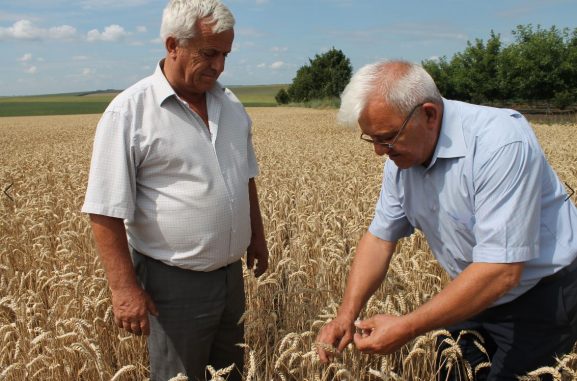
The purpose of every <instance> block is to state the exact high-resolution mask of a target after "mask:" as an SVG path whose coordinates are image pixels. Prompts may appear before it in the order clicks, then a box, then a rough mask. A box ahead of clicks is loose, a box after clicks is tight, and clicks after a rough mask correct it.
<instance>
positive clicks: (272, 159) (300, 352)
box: [0, 108, 577, 381]
mask: <svg viewBox="0 0 577 381" xmlns="http://www.w3.org/2000/svg"><path fill="white" fill-rule="evenodd" d="M248 110H249V114H250V115H251V117H252V118H253V121H254V144H255V148H256V151H257V156H258V159H259V163H260V168H261V174H260V176H259V177H258V179H257V184H258V187H259V197H260V201H261V210H262V214H263V219H264V224H265V229H266V234H267V240H268V245H269V250H270V254H271V258H270V269H269V271H268V272H267V273H266V274H265V275H263V276H262V277H260V278H259V279H255V278H254V277H253V276H252V275H251V274H249V273H248V272H246V273H245V283H246V289H247V312H246V314H245V317H244V320H245V324H246V344H245V347H246V356H247V361H246V368H245V377H244V378H245V379H246V380H253V381H257V380H282V381H284V380H311V381H312V380H319V381H323V380H432V379H434V377H435V372H436V369H435V365H434V364H435V361H436V356H439V355H440V354H437V353H435V351H434V342H435V340H436V338H437V336H439V335H442V334H443V331H435V332H431V333H428V334H426V335H423V336H420V337H418V338H417V339H415V340H413V341H412V342H410V343H409V344H407V345H406V346H404V347H403V348H402V349H401V350H400V351H398V352H397V353H395V354H393V355H388V356H374V355H373V356H369V355H363V354H360V353H359V352H357V351H356V350H354V348H351V347H350V348H348V349H346V350H345V351H344V352H343V354H342V356H340V357H339V358H337V359H336V361H335V362H333V363H331V364H330V365H321V364H320V363H319V361H318V358H317V356H316V353H315V343H314V339H315V337H316V334H317V332H318V330H319V329H320V327H321V326H322V325H323V324H324V323H325V322H326V321H328V320H329V319H331V318H332V317H333V316H334V315H335V312H336V308H337V306H338V303H339V301H340V299H341V296H342V292H343V288H344V285H345V281H346V274H347V272H348V268H349V265H350V262H351V259H352V256H353V255H354V252H355V245H356V244H357V241H358V239H359V238H360V236H361V235H362V234H363V232H364V231H365V230H366V228H367V226H368V224H369V223H370V220H371V218H372V214H373V209H374V205H375V202H376V198H377V196H378V192H379V187H380V184H381V171H382V168H383V159H382V158H379V157H377V156H376V155H374V153H373V152H372V149H371V147H370V145H367V144H364V143H362V142H361V141H360V140H359V139H358V132H357V131H353V130H349V129H345V128H342V127H338V126H336V124H335V114H336V113H335V111H334V110H310V109H299V108H262V109H261V108H249V109H248ZM98 118H99V116H98V115H87V116H54V117H17V118H0V163H1V167H0V187H1V188H2V191H4V190H6V193H0V214H1V218H0V237H1V242H2V243H1V246H0V380H4V381H22V380H42V381H45V380H54V381H68V380H70V381H73V380H74V381H77V380H87V381H97V380H114V381H120V380H146V379H147V377H148V369H147V362H148V359H147V353H146V346H145V341H144V340H143V339H142V338H140V337H135V336H130V335H128V334H126V333H125V332H123V331H120V330H119V329H117V328H116V326H115V325H114V323H113V317H112V309H111V306H110V294H109V291H108V288H107V284H106V278H105V275H104V272H103V270H102V267H101V265H100V263H99V261H98V258H97V254H96V251H95V246H94V243H93V240H92V236H91V232H90V228H89V224H88V219H87V216H85V215H83V214H81V213H80V207H81V205H82V202H83V198H84V189H85V186H86V181H87V175H88V168H89V162H90V154H91V147H92V138H93V134H94V128H95V125H96V123H97V121H98ZM534 127H535V131H536V133H537V135H538V137H539V139H540V141H541V143H542V146H543V149H544V151H545V152H546V154H547V156H548V158H549V160H550V162H551V163H552V165H553V167H554V168H555V169H556V170H557V173H558V174H559V177H560V178H561V179H562V180H563V181H565V182H566V183H567V184H569V185H570V186H571V187H573V188H577V142H576V141H575V139H574V138H571V137H573V136H576V135H577V125H548V126H545V125H536V126H534ZM576 200H577V196H575V195H574V196H572V202H574V203H575V202H576ZM445 282H447V276H446V275H445V273H444V272H443V271H442V270H441V269H440V268H439V267H438V265H437V263H436V262H435V260H434V259H433V258H432V256H431V254H430V252H429V249H428V246H427V244H426V241H425V240H424V238H423V237H422V236H421V235H420V234H415V235H413V236H411V237H409V238H407V239H404V240H402V241H401V243H400V245H399V246H398V249H397V254H396V255H395V257H394V260H393V262H392V264H391V267H390V271H389V275H388V277H387V279H386V281H385V283H384V284H383V285H382V287H381V288H380V289H379V290H378V291H377V292H376V294H375V295H374V296H373V297H372V298H371V299H370V301H369V303H368V304H367V307H366V309H365V311H364V313H363V314H364V315H365V316H370V315H373V314H376V313H385V312H386V313H392V314H403V313H406V312H408V311H411V310H412V309H414V308H416V307H417V306H419V305H420V304H422V303H423V302H424V301H426V300H427V299H429V298H430V297H431V296H432V295H434V294H435V293H437V292H438V291H439V290H440V289H441V288H442V287H443V285H444V284H445ZM480 344H482V343H480ZM442 355H443V359H444V360H443V365H442V366H453V367H457V368H458V369H459V371H460V373H461V374H462V379H463V380H468V379H470V378H471V376H472V374H473V373H474V372H475V371H477V370H478V369H472V368H471V366H470V365H468V364H467V363H463V362H461V361H460V351H459V348H458V346H456V345H453V346H452V347H450V348H449V349H448V350H446V351H445V352H444V353H443V354H442ZM481 366H482V367H483V366H489V364H488V363H487V364H482V365H481ZM209 370H210V374H211V376H212V379H213V380H224V379H226V375H227V369H220V370H214V369H212V368H211V369H209ZM545 373H546V374H550V375H553V378H554V379H556V380H571V379H573V380H576V379H577V352H574V353H571V354H568V355H566V356H564V357H563V358H560V359H558V361H557V365H556V366H555V367H551V368H542V369H538V370H535V371H534V372H532V373H529V374H528V375H527V376H526V377H525V379H526V380H533V379H534V380H537V379H538V376H539V374H545ZM173 380H186V377H175V378H174V379H173Z"/></svg>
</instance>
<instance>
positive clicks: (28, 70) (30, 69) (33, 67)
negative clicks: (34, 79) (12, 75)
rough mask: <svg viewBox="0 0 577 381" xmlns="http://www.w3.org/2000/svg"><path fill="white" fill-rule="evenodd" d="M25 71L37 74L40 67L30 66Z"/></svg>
mask: <svg viewBox="0 0 577 381" xmlns="http://www.w3.org/2000/svg"><path fill="white" fill-rule="evenodd" d="M24 71H25V72H26V73H28V74H36V72H37V71H38V69H37V68H36V66H30V67H27V68H25V69H24Z"/></svg>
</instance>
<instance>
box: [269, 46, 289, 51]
mask: <svg viewBox="0 0 577 381" xmlns="http://www.w3.org/2000/svg"><path fill="white" fill-rule="evenodd" d="M270 51H271V52H274V53H283V52H286V51H288V48H287V47H286V46H273V47H272V48H270Z"/></svg>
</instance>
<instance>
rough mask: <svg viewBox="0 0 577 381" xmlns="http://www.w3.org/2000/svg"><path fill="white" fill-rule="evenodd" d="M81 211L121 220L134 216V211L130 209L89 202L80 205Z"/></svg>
mask: <svg viewBox="0 0 577 381" xmlns="http://www.w3.org/2000/svg"><path fill="white" fill-rule="evenodd" d="M82 213H87V214H98V215H101V216H107V217H113V218H121V219H123V220H127V219H131V218H132V217H133V216H134V211H133V210H130V209H126V208H117V207H116V208H115V207H108V206H105V205H101V204H94V203H90V202H85V203H84V205H82Z"/></svg>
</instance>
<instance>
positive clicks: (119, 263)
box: [90, 214, 138, 290]
mask: <svg viewBox="0 0 577 381" xmlns="http://www.w3.org/2000/svg"><path fill="white" fill-rule="evenodd" d="M90 222H91V226H92V232H93V234H94V240H95V241H96V247H97V249H98V254H99V257H100V260H101V262H102V266H103V267H104V270H105V272H106V277H107V279H108V285H109V287H110V289H111V290H117V289H125V288H129V287H134V286H135V285H137V284H138V282H137V280H136V275H135V272H134V267H133V265H132V260H131V258H130V252H129V250H128V242H127V240H126V230H125V228H124V222H123V221H122V220H121V219H119V218H113V217H108V216H102V215H98V214H91V215H90Z"/></svg>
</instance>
